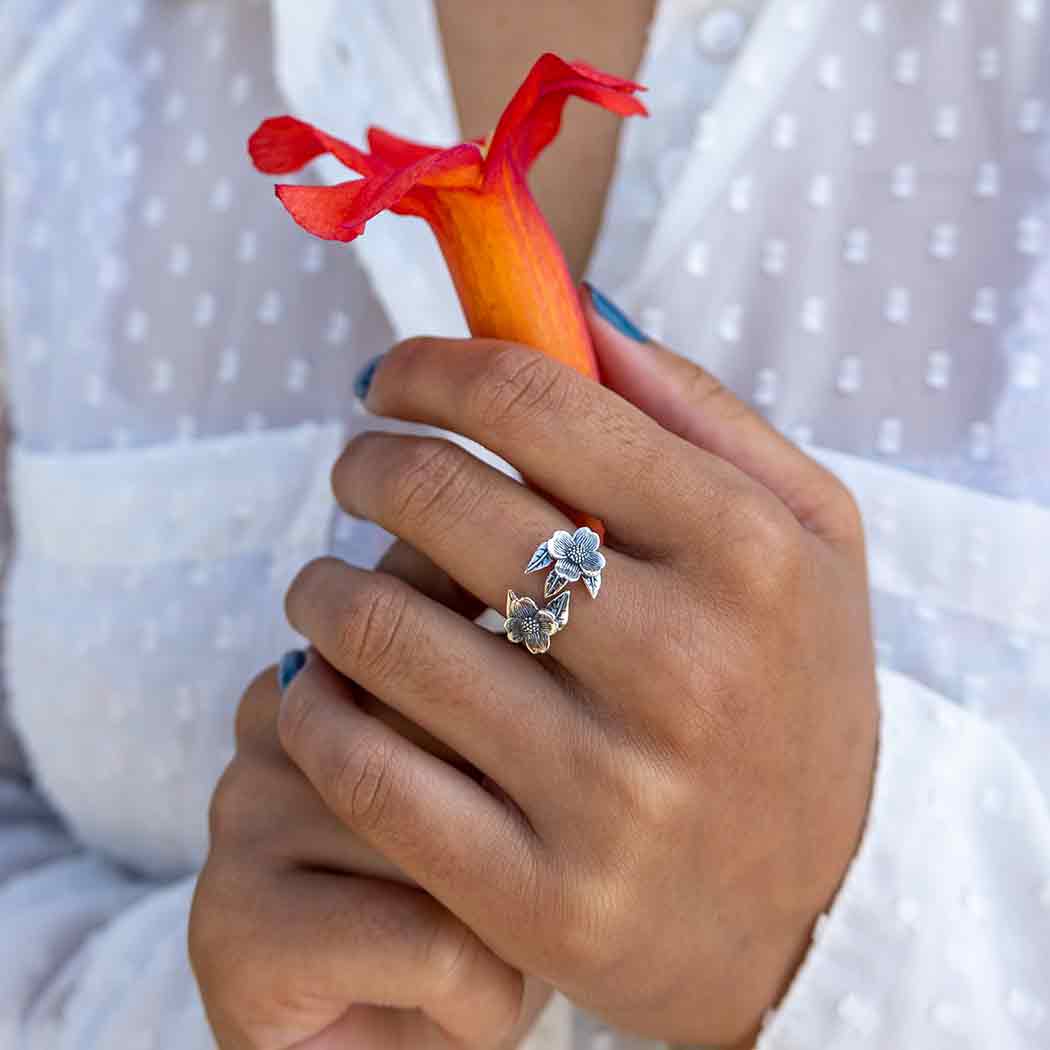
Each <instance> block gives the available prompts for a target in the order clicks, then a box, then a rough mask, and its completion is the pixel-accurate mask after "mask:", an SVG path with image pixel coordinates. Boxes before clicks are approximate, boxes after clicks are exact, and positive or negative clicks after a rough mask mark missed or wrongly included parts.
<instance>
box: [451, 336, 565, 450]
mask: <svg viewBox="0 0 1050 1050" xmlns="http://www.w3.org/2000/svg"><path fill="white" fill-rule="evenodd" d="M569 389H570V384H569V383H568V382H566V377H565V376H564V374H563V370H562V369H560V368H559V367H558V366H557V364H555V363H554V362H553V361H551V360H549V359H548V358H547V357H545V356H544V355H543V354H540V353H538V352H536V351H528V350H523V349H521V348H519V347H511V346H508V347H503V348H501V349H500V350H497V351H496V352H495V353H494V354H493V355H492V356H491V357H490V358H489V361H488V363H487V365H486V367H485V368H483V369H481V370H480V372H479V374H478V376H477V378H476V379H475V380H474V383H473V386H472V388H471V389H470V391H469V392H468V404H469V407H470V409H471V411H472V414H473V415H474V416H475V417H476V418H477V420H478V421H479V422H480V423H481V424H482V426H484V427H485V428H491V429H499V430H506V431H510V432H514V431H516V430H518V429H520V428H522V427H523V426H524V427H529V428H532V427H536V426H542V425H543V422H544V420H548V419H551V418H553V417H556V416H558V415H560V413H561V412H562V411H563V410H564V409H565V407H566V406H565V402H566V399H567V398H568V396H569Z"/></svg>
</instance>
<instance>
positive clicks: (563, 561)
mask: <svg viewBox="0 0 1050 1050" xmlns="http://www.w3.org/2000/svg"><path fill="white" fill-rule="evenodd" d="M600 543H601V538H600V537H599V536H598V533H596V532H595V531H594V530H593V529H589V528H587V527H586V526H582V527H581V528H578V529H577V530H576V531H575V533H568V532H565V531H563V530H562V529H559V530H558V531H557V532H556V533H555V534H554V535H553V536H552V537H551V538H550V539H549V540H547V542H546V543H542V544H540V546H539V547H537V548H536V553H535V554H534V555H533V556H532V558H531V559H530V561H529V564H528V565H527V566H526V567H525V571H526V572H539V570H540V569H545V568H547V566H548V565H551V564H552V563H553V565H554V568H553V569H552V570H551V571H550V573H549V574H548V576H547V582H546V583H545V584H544V587H543V594H544V597H546V598H549V597H550V596H551V595H552V594H557V593H558V591H560V590H561V589H562V588H563V587H567V586H568V585H569V584H570V583H576V581H577V580H583V583H584V586H585V587H586V588H587V590H588V592H589V593H590V596H591V597H592V598H597V597H598V589H599V588H600V587H601V585H602V569H604V568H605V556H604V555H602V554H599V553H598V545H599V544H600Z"/></svg>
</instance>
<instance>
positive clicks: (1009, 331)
mask: <svg viewBox="0 0 1050 1050" xmlns="http://www.w3.org/2000/svg"><path fill="white" fill-rule="evenodd" d="M714 6H716V7H717V4H716V5H714ZM729 6H731V7H733V8H735V9H739V10H741V11H745V12H747V13H751V12H752V10H753V8H752V6H751V5H741V4H731V5H729ZM1048 6H1050V5H1046V4H1044V3H1042V2H1040V0H1000V2H998V3H993V2H986V0H881V2H875V0H841V2H837V3H832V2H830V0H767V3H766V4H765V6H764V7H763V9H762V11H761V13H760V14H758V16H757V17H756V18H755V19H754V21H753V23H752V25H751V27H750V30H749V33H748V36H747V39H746V42H745V43H744V45H743V49H742V51H741V53H740V55H739V56H738V58H737V59H736V60H735V61H732V62H728V61H718V62H713V61H709V60H708V58H707V57H706V52H705V51H704V50H703V35H704V34H703V31H702V30H703V25H704V20H705V18H707V17H709V16H710V13H711V8H712V4H711V3H709V2H699V0H661V2H660V3H659V5H658V9H657V14H656V18H655V21H654V24H653V27H652V31H651V34H650V38H649V43H648V50H647V54H646V57H645V60H644V62H643V66H642V69H641V70H640V73H639V76H640V79H642V80H643V81H645V82H646V83H647V84H649V86H650V89H651V90H650V92H649V94H648V95H647V96H646V101H647V103H648V104H649V105H650V107H651V109H652V111H653V117H652V119H650V120H649V121H632V122H629V123H628V124H627V125H626V127H625V133H624V135H623V137H622V146H621V151H620V158H619V164H618V168H617V171H616V173H615V177H614V180H613V186H612V189H611V194H610V200H609V204H608V208H607V211H606V215H605V218H604V222H603V227H602V231H601V235H600V238H599V244H598V247H597V251H596V255H595V258H594V260H593V261H592V264H591V267H590V273H589V276H590V277H591V278H592V279H593V280H594V281H595V282H596V283H597V284H598V285H599V286H600V287H602V288H603V289H604V290H605V291H606V292H608V293H610V294H611V295H612V296H613V297H614V298H615V299H617V300H618V301H620V302H621V304H622V305H623V306H625V307H626V308H627V309H628V310H631V311H633V312H634V313H635V315H636V316H637V317H638V318H639V320H640V321H641V322H642V324H643V325H644V326H646V327H647V328H648V329H649V330H650V331H652V332H653V333H654V334H657V335H659V336H660V337H661V338H663V339H664V340H665V341H666V342H668V343H669V344H670V345H672V346H675V347H676V348H678V349H679V350H681V351H682V352H683V353H687V354H689V355H691V356H693V357H695V358H696V359H697V360H700V361H702V362H704V363H705V364H706V365H707V366H708V367H710V368H712V369H713V370H714V371H715V372H717V373H718V374H719V375H720V376H721V377H723V378H724V379H725V380H726V381H727V382H728V383H729V384H730V385H731V386H732V387H733V388H734V389H736V390H737V391H738V392H739V393H741V394H742V395H743V396H745V397H747V398H748V399H749V400H751V401H752V402H753V403H754V404H756V405H757V406H758V407H759V408H761V409H762V410H763V411H764V412H765V413H767V415H768V416H769V418H770V419H771V420H772V421H773V422H774V423H775V424H776V425H778V426H779V427H780V428H782V429H783V430H784V431H785V432H787V433H789V434H791V435H792V436H793V437H795V438H796V439H798V440H799V441H802V442H806V443H808V444H810V446H811V447H812V449H813V451H814V453H815V454H816V455H818V456H819V457H820V458H822V459H823V460H825V461H826V462H828V463H829V465H831V466H832V468H833V469H835V470H837V471H839V472H840V473H841V474H842V476H843V477H844V478H846V480H847V481H848V482H849V483H850V484H851V485H852V486H853V487H854V488H855V490H856V491H857V493H858V496H859V498H860V500H861V503H862V506H863V508H864V511H865V517H866V522H867V526H868V534H869V546H870V556H871V567H872V582H873V604H874V609H875V614H876V626H877V644H878V652H879V657H880V663H881V664H882V667H883V670H882V673H881V676H880V681H881V683H882V701H883V723H882V739H881V751H880V760H879V774H878V778H877V783H876V792H875V798H874V800H873V803H872V809H871V814H870V819H869V827H868V829H867V831H866V834H865V838H864V842H863V845H862V848H861V850H860V853H859V854H858V856H857V858H856V860H855V862H854V864H853V867H852V868H851V871H850V874H849V877H848V879H847V881H846V883H845V885H844V887H843V890H842V891H841V893H840V895H839V898H838V900H837V901H836V903H835V906H834V908H833V909H832V911H831V913H830V915H829V916H828V917H827V919H826V920H824V922H823V923H822V924H821V926H820V934H821V935H820V937H819V939H818V940H817V943H816V944H815V945H814V947H813V949H812V950H811V952H810V954H809V956H808V958H807V961H806V963H805V966H804V967H803V969H802V971H801V972H800V974H799V976H798V978H797V979H796V981H795V983H794V985H793V986H792V988H791V990H790V991H789V993H788V995H787V997H786V999H785V1001H784V1002H783V1004H781V1005H780V1006H779V1008H778V1009H777V1010H776V1011H774V1012H773V1013H772V1014H771V1017H770V1020H769V1022H768V1024H767V1026H766V1029H765V1032H764V1034H763V1036H762V1039H761V1041H760V1046H761V1047H762V1050H809V1048H821V1050H823V1048H831V1050H838V1048H849V1050H869V1048H876V1047H878V1048H883V1047H891V1046H892V1047H908V1048H913V1047H914V1048H922V1050H926V1048H934V1050H936V1048H940V1047H945V1048H947V1047H951V1048H953V1050H956V1048H959V1047H964V1046H972V1047H981V1048H984V1047H992V1046H994V1047H996V1048H997V1050H999V1048H1007V1050H1012V1048H1015V1047H1016V1048H1034V1047H1045V1046H1046V1045H1047V1044H1048V1042H1050V967H1048V966H1047V962H1046V960H1047V959H1048V958H1050V819H1048V809H1047V806H1048V803H1047V798H1048V795H1050V761H1048V759H1047V754H1048V753H1050V751H1048V745H1050V638H1048V636H1047V634H1048V632H1047V628H1046V626H1045V625H1046V622H1047V616H1046V613H1047V611H1048V605H1050V560H1048V556H1047V542H1046V541H1047V538H1048V532H1050V527H1048V524H1047V522H1048V516H1050V426H1048V423H1047V420H1048V419H1050V366H1048V364H1047V332H1048V330H1050V313H1048V305H1050V267H1048V265H1047V257H1046V256H1047V250H1048V248H1050V241H1048V236H1050V227H1048V223H1050V195H1048V192H1047V189H1048V187H1047V176H1048V174H1050V168H1048V163H1050V153H1048V152H1047V148H1048V144H1050V140H1048V134H1047V133H1048V131H1050V128H1048V126H1047V120H1048V118H1050V112H1048V106H1050V67H1048V66H1047V63H1046V62H1045V55H1046V54H1047V45H1048V43H1050V10H1048V9H1046V8H1047V7H1048ZM723 57H725V56H719V58H720V59H721V58H723ZM289 107H291V108H292V109H293V110H294V111H295V112H298V113H300V114H301V115H302V116H304V117H307V118H309V119H314V120H317V121H318V122H320V123H323V124H325V126H326V127H328V128H329V129H330V130H332V131H335V132H337V133H342V134H343V135H345V136H347V137H349V138H351V139H354V140H360V138H361V133H362V130H363V128H364V126H365V125H366V124H367V123H369V122H371V121H375V122H378V123H383V124H386V125H388V126H389V127H390V128H391V129H392V130H396V131H399V132H402V133H407V134H411V135H416V136H418V137H421V138H427V139H431V140H433V141H439V142H440V141H453V140H454V139H455V138H456V137H457V135H458V132H457V129H456V127H455V123H456V122H455V115H454V110H453V107H452V105H451V95H450V92H449V88H448V81H447V77H446V73H445V70H444V67H443V65H442V59H441V48H440V41H439V40H438V38H437V35H436V27H435V21H434V18H433V12H432V10H431V6H430V3H429V0H405V2H404V3H402V2H401V0H398V2H397V3H394V2H393V0H386V2H382V0H358V2H356V3H354V4H353V5H350V4H342V3H337V2H335V0H324V2H322V0H317V2H312V3H310V4H302V3H293V2H292V0H273V2H272V4H271V3H265V2H260V0H254V2H252V0H240V2H236V3H235V2H234V0H213V2H210V3H204V2H200V0H179V2H176V0H119V2H114V0H76V2H75V3H74V2H72V0H65V2H63V0H0V136H2V138H3V144H4V146H5V149H6V161H5V168H4V178H3V194H4V196H3V210H2V220H0V232H2V249H0V250H2V255H0V294H2V303H3V314H4V328H5V338H6V344H7V365H6V373H7V394H8V404H9V412H10V417H11V425H12V429H13V435H14V436H13V444H12V451H11V454H10V457H9V459H10V464H9V470H10V474H11V493H10V495H11V506H12V512H13V518H14V522H15V524H16V537H15V543H14V547H13V557H12V559H11V563H10V567H9V575H8V582H7V587H6V593H5V633H4V645H3V656H4V669H5V681H6V686H7V697H6V704H7V715H6V721H0V931H2V936H0V1046H2V1047H4V1048H6V1047H8V1046H10V1047H15V1048H18V1050H23V1048H30V1050H44V1048H46V1050H101V1048H107V1050H108V1048H117V1047H119V1048H120V1050H136V1048H139V1047H142V1048H150V1050H166V1048H169V1047H170V1048H176V1047H177V1048H179V1050H187V1048H189V1050H197V1048H205V1047H208V1046H211V1045H212V1041H211V1039H210V1036H209V1035H208V1032H207V1028H206V1025H205V1023H204V1019H203V1016H202V1012H201V1009H200V1005H199V1002H198V999H197V996H196V993H195V989H194V986H193V982H192V978H191V975H190V972H189V968H188V965H187V963H186V960H185V951H184V938H185V923H186V915H187V910H188V906H189V897H190V893H191V890H192V880H193V872H194V870H195V869H196V867H197V866H198V865H199V863H200V861H201V858H202V856H203V854H204V849H205V845H206V808H207V801H208V796H209V794H210V791H211V788H212V786H213V784H214V782H215V779H216V777H217V776H218V774H219V772H220V770H221V769H222V766H223V764H224V762H225V761H226V759H227V757H228V755H229V753H230V748H231V746H232V732H231V722H232V715H233V710H234V708H235V705H236V702H237V699H238V697H239V696H240V693H241V691H242V689H243V687H244V685H245V683H246V682H247V681H248V679H249V678H250V677H251V675H252V674H254V673H255V672H256V671H257V670H258V668H259V667H261V666H263V665H264V664H266V663H268V662H270V661H272V660H274V659H276V658H277V657H278V656H279V655H280V653H281V651H282V650H283V649H284V648H287V647H288V646H289V645H291V644H293V643H294V642H295V640H296V639H295V637H294V635H293V634H292V632H291V631H290V630H289V628H288V627H287V625H286V624H285V623H284V619H283V616H282V612H281V596H282V592H283V589H284V587H285V585H286V583H287V580H288V578H289V576H290V575H291V573H292V572H293V571H294V569H295V567H296V565H297V564H299V563H301V562H302V561H303V560H306V558H308V557H310V556H312V555H313V554H315V553H321V552H323V551H325V550H330V551H333V552H335V553H337V554H339V555H341V556H344V557H347V558H350V559H352V560H354V561H355V562H358V563H360V564H370V563H372V562H374V560H375V558H376V557H377V556H378V555H379V553H380V552H381V550H382V549H383V546H384V544H385V542H386V539H387V538H386V537H385V536H384V535H383V534H382V533H381V532H380V531H379V530H377V529H374V528H372V527H369V526H366V525H363V524H360V523H355V522H352V521H350V520H349V519H347V518H346V517H345V516H343V515H341V514H339V513H337V512H336V511H335V510H334V508H333V505H332V501H331V498H330V495H329V494H328V493H327V492H326V490H325V486H324V476H325V473H326V471H327V468H328V466H329V465H330V462H331V460H332V458H334V456H335V454H336V450H337V448H338V447H339V444H340V443H341V442H342V441H343V440H345V438H347V437H348V436H350V435H351V434H352V433H354V432H355V431H357V430H359V429H360V428H361V427H362V426H363V425H366V424H367V425H371V424H372V423H374V422H375V421H371V420H368V419H367V418H365V417H364V416H363V415H362V414H360V413H359V411H357V410H356V409H355V408H354V407H353V402H352V397H351V394H350V391H351V384H352V377H353V375H354V373H355V372H356V370H357V369H358V368H359V367H360V366H361V364H362V363H363V362H364V361H365V360H367V358H368V357H370V356H371V355H372V354H374V353H376V352H378V351H380V350H382V349H383V348H384V347H385V346H387V345H388V344H389V343H390V341H391V340H392V339H393V338H394V337H395V335H396V334H407V333H411V332H417V331H420V330H425V331H430V332H439V333H444V334H453V333H456V332H460V331H462V320H461V318H460V316H459V314H458V308H457V307H456V303H455V299H454V297H453V296H452V292H451V287H450V284H449V282H448V279H447V276H446V274H445V272H444V267H443V264H442V263H441V260H440V257H439V255H438V253H437V252H436V251H435V250H434V248H433V245H432V244H431V243H430V240H429V235H428V234H427V233H426V231H425V229H423V228H422V226H421V224H418V223H415V222H413V221H410V220H400V219H395V218H385V219H383V220H380V221H377V223H376V224H375V228H374V229H371V230H370V231H369V234H368V236H367V237H365V238H364V239H363V240H361V241H359V242H357V244H356V245H355V247H354V248H353V249H352V250H349V251H348V250H346V249H344V248H341V247H337V246H331V245H325V244H320V243H318V242H315V241H313V240H311V239H310V238H309V237H307V236H306V235H305V234H303V233H302V231H300V230H299V229H298V228H297V227H295V226H294V224H293V223H291V222H290V220H289V219H288V218H287V216H286V215H285V214H284V213H283V211H282V210H281V209H280V208H279V207H278V206H277V205H276V203H275V202H274V200H273V197H272V193H271V187H270V181H269V180H267V179H265V178H262V177H260V176H258V175H256V174H255V173H253V172H252V171H251V170H250V168H249V167H248V165H247V163H246V160H245V156H244V142H245V138H246V136H247V134H248V133H249V132H250V131H251V130H252V128H253V127H254V125H255V124H256V122H257V121H258V120H259V119H260V118H261V117H263V116H266V115H270V114H273V113H279V112H283V111H285V110H286V109H287V108H289ZM569 119H571V111H570V116H569ZM320 172H321V173H322V174H323V176H324V177H328V178H334V177H339V178H341V177H342V176H341V175H339V174H337V173H336V172H335V171H334V170H333V169H332V168H331V167H330V166H329V167H324V166H320ZM698 1009H702V1004H698ZM530 1045H531V1046H532V1047H533V1048H535V1050H635V1048H638V1047H644V1046H647V1045H649V1044H647V1043H645V1042H642V1041H639V1040H635V1039H633V1038H631V1037H630V1036H628V1035H625V1034H622V1033H614V1032H611V1031H609V1030H608V1029H606V1028H604V1027H603V1026H602V1025H600V1024H598V1023H597V1022H596V1021H594V1019H592V1018H590V1017H588V1016H587V1015H585V1014H583V1013H581V1012H579V1011H576V1010H574V1009H572V1008H571V1007H570V1005H569V1004H568V1003H566V1002H565V1001H564V1000H562V999H560V998H556V999H555V1001H554V1003H553V1004H552V1007H551V1009H550V1011H549V1012H548V1013H547V1015H546V1016H545V1017H544V1019H543V1024H542V1026H541V1028H539V1029H537V1032H536V1033H535V1034H534V1036H533V1038H532V1040H531V1041H530Z"/></svg>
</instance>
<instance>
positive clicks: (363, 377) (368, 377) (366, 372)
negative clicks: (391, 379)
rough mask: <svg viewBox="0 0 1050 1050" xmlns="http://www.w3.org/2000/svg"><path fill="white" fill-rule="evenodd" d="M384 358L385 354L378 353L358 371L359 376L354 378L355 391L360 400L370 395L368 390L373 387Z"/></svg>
mask: <svg viewBox="0 0 1050 1050" xmlns="http://www.w3.org/2000/svg"><path fill="white" fill-rule="evenodd" d="M382 360H383V355H382V354H377V355H376V356H375V357H373V358H372V360H371V361H369V362H368V364H367V365H365V367H364V368H362V369H361V371H360V372H358V373H357V378H356V379H355V380H354V393H355V394H356V395H357V398H358V400H359V401H364V399H365V398H366V397H368V391H369V390H371V388H372V380H373V379H375V377H376V369H377V368H378V367H379V362H380V361H382Z"/></svg>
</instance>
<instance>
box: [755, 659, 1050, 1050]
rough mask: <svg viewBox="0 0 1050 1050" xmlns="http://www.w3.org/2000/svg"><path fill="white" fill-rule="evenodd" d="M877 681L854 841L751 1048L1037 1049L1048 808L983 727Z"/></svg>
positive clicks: (1047, 982)
mask: <svg viewBox="0 0 1050 1050" xmlns="http://www.w3.org/2000/svg"><path fill="white" fill-rule="evenodd" d="M880 686H881V705H882V720H881V731H880V745H879V747H880V754H879V761H878V770H877V774H876V780H875V790H874V796H873V799H872V803H871V807H870V812H869V816H868V827H867V829H866V832H865V835H864V839H863V841H862V843H861V847H860V849H859V851H858V853H857V856H856V857H855V859H854V861H853V864H852V866H851V868H850V870H849V872H848V873H847V876H846V879H845V882H844V883H843V886H842V888H841V890H840V892H839V894H838V898H837V900H836V901H835V903H834V905H833V907H832V908H831V910H830V913H829V914H828V915H826V916H824V917H823V918H822V920H821V921H820V922H819V923H818V925H817V929H816V932H815V936H814V943H813V945H812V947H811V949H810V952H809V955H808V957H807V959H806V960H805V962H804V964H803V966H802V968H801V969H800V971H799V973H798V974H797V976H796V978H795V981H794V984H793V986H792V987H791V988H790V989H789V991H788V994H787V996H786V998H785V999H784V1001H783V1002H782V1004H781V1005H780V1007H779V1008H778V1009H777V1010H776V1011H775V1012H774V1013H773V1014H771V1015H770V1016H769V1017H768V1018H767V1022H766V1024H765V1026H764V1030H763V1033H762V1036H761V1038H760V1039H759V1042H758V1050H810V1048H815V1047H821V1048H822V1050H846V1048H849V1050H876V1048H884V1047H942V1046H943V1047H948V1046H961V1045H966V1046H986V1047H992V1046H994V1047H997V1048H1002V1050H1014V1048H1016V1050H1022V1048H1023V1050H1028V1048H1031V1050H1035V1048H1036V1047H1046V1046H1047V1045H1048V1040H1050V970H1048V968H1047V960H1048V959H1050V812H1048V809H1047V800H1046V798H1045V797H1044V795H1043V794H1042V793H1041V791H1040V788H1039V786H1038V784H1037V782H1036V780H1035V778H1034V776H1033V774H1032V772H1031V771H1030V769H1029V768H1028V767H1027V766H1026V765H1025V763H1024V761H1023V760H1022V759H1021V757H1020V756H1019V755H1018V753H1017V752H1016V751H1015V750H1014V748H1013V747H1012V746H1011V745H1010V743H1009V742H1008V741H1007V740H1006V739H1005V738H1004V737H1003V736H1002V735H1001V733H1000V732H999V731H998V730H997V729H995V728H994V727H993V726H991V725H990V724H988V723H986V722H984V721H982V720H980V719H978V718H976V717H974V716H973V715H971V714H969V713H967V712H966V711H963V710H961V709H960V708H959V707H958V706H956V705H954V704H952V703H950V702H949V701H948V700H946V699H944V698H943V697H941V696H938V695H936V694H934V693H932V692H930V691H929V690H928V689H926V688H924V687H923V686H921V685H919V684H918V683H917V682H915V681H913V680H912V679H910V678H906V677H904V676H901V675H898V674H894V673H889V672H884V673H882V674H881V675H880ZM959 1040H962V1042H960V1041H959Z"/></svg>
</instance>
